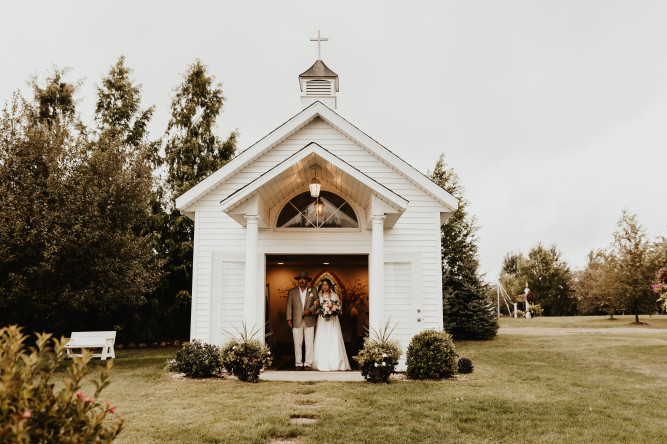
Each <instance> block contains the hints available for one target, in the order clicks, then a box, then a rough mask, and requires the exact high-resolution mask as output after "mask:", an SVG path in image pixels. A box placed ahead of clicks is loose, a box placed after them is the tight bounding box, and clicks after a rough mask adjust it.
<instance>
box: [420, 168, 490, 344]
mask: <svg viewBox="0 0 667 444" xmlns="http://www.w3.org/2000/svg"><path fill="white" fill-rule="evenodd" d="M429 177H430V179H431V180H432V181H433V182H435V183H436V184H437V185H439V186H440V187H441V188H442V189H444V190H445V191H447V192H448V193H450V194H451V195H452V196H454V197H456V198H457V199H459V208H458V210H457V211H456V212H455V213H454V214H453V215H452V216H451V217H450V218H449V220H447V222H445V223H444V224H443V225H442V227H441V254H442V290H443V321H444V325H445V330H447V332H449V333H451V334H452V336H454V338H455V339H464V338H465V339H491V338H493V337H494V336H495V335H496V332H497V330H498V325H497V322H496V318H495V311H494V308H493V306H492V305H491V304H490V303H489V301H488V300H487V299H486V296H485V294H486V292H487V291H488V288H487V285H486V284H485V283H484V282H483V280H482V277H481V276H480V275H479V271H478V269H479V261H478V259H477V251H478V249H477V242H478V239H477V231H478V227H477V225H476V223H475V220H474V218H472V217H470V216H469V215H468V212H467V207H468V201H467V200H466V199H465V198H464V197H463V192H464V190H463V187H462V186H461V185H460V184H459V178H458V176H457V175H456V173H455V172H454V170H453V169H451V168H447V166H446V164H445V157H444V155H440V158H439V159H438V162H437V164H436V166H435V169H434V170H433V172H432V173H430V174H429Z"/></svg>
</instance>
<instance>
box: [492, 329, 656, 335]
mask: <svg viewBox="0 0 667 444" xmlns="http://www.w3.org/2000/svg"><path fill="white" fill-rule="evenodd" d="M580 333H622V334H647V333H664V334H667V329H664V328H662V329H661V328H641V327H634V328H633V327H609V328H531V327H525V328H508V327H501V328H499V329H498V334H499V335H540V336H542V335H543V336H558V335H576V334H580Z"/></svg>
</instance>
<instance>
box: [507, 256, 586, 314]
mask: <svg viewBox="0 0 667 444" xmlns="http://www.w3.org/2000/svg"><path fill="white" fill-rule="evenodd" d="M502 273H504V274H509V275H512V276H515V277H516V278H517V280H518V282H519V283H520V284H522V285H523V284H524V283H528V286H529V287H530V290H531V291H532V292H533V293H534V294H535V300H536V303H537V304H539V305H540V306H541V307H542V309H543V310H544V314H545V315H551V316H566V315H572V314H574V313H575V312H576V300H575V299H574V297H573V294H572V293H573V292H572V274H571V272H570V269H569V267H568V266H567V264H566V263H565V261H563V260H562V259H561V252H560V251H559V250H558V248H557V247H556V246H555V245H552V246H551V247H549V248H545V247H544V246H543V245H542V244H539V243H538V244H537V245H536V246H535V247H533V248H532V249H531V250H530V251H529V252H528V256H527V257H524V256H523V255H522V254H520V253H518V254H517V253H513V254H508V255H507V256H505V260H504V263H503V269H502Z"/></svg>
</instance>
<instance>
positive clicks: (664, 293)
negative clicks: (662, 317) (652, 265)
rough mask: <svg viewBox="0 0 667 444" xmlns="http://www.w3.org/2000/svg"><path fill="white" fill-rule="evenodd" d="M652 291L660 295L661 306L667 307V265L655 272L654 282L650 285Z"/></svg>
mask: <svg viewBox="0 0 667 444" xmlns="http://www.w3.org/2000/svg"><path fill="white" fill-rule="evenodd" d="M651 288H652V289H653V292H654V293H655V294H657V295H659V296H660V297H659V298H658V301H662V304H663V306H664V307H665V308H666V309H667V267H662V268H661V269H660V270H658V271H657V272H656V273H655V284H653V285H651Z"/></svg>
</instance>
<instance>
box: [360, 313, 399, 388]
mask: <svg viewBox="0 0 667 444" xmlns="http://www.w3.org/2000/svg"><path fill="white" fill-rule="evenodd" d="M394 328H395V326H394ZM392 332H393V328H392V329H391V331H390V330H389V323H388V322H387V323H386V324H385V325H384V328H382V329H381V330H375V329H372V328H371V329H370V330H369V334H368V336H367V337H366V339H364V347H363V348H362V349H361V350H360V351H359V354H358V355H356V356H355V357H354V360H355V361H357V363H358V364H359V369H360V370H361V375H362V376H363V377H364V378H366V380H367V381H369V382H389V376H391V374H392V373H395V372H396V371H395V368H396V364H397V363H398V360H399V359H400V357H401V354H402V351H401V346H400V345H399V343H398V341H394V340H391V339H390V337H391V333H392Z"/></svg>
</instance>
